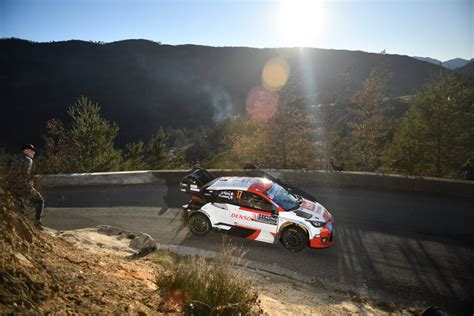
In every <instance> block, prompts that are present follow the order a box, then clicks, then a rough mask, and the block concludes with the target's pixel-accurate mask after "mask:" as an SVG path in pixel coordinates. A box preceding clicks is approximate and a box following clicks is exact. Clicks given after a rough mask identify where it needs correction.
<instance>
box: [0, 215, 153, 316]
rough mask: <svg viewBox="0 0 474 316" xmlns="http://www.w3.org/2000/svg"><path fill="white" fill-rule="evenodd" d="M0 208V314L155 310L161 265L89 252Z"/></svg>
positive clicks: (141, 311) (135, 312)
mask: <svg viewBox="0 0 474 316" xmlns="http://www.w3.org/2000/svg"><path fill="white" fill-rule="evenodd" d="M1 212H2V214H1V215H2V221H1V224H0V225H1V230H0V231H1V233H2V235H3V236H2V241H3V243H2V261H1V270H2V271H1V277H0V278H1V280H0V281H1V284H2V286H1V288H0V298H1V300H0V314H11V313H21V314H23V313H27V314H33V313H40V314H45V313H59V314H67V313H70V312H72V313H79V314H91V313H93V314H103V313H110V312H114V313H119V314H158V312H157V310H158V306H159V304H160V302H161V298H160V296H159V293H158V292H157V291H156V285H155V282H154V281H155V273H159V267H156V266H151V265H149V264H147V263H146V262H145V261H142V260H133V261H131V260H126V259H124V258H120V257H118V256H117V255H116V254H111V253H106V252H104V253H101V254H98V253H97V252H91V251H88V250H86V249H85V248H84V247H77V246H75V245H73V244H72V243H71V242H70V241H67V240H64V239H63V238H57V237H55V236H52V235H51V232H48V231H47V230H45V231H39V230H38V229H36V228H35V227H33V226H32V225H30V223H29V222H28V221H25V220H23V219H22V217H21V216H20V215H18V214H16V213H11V212H5V211H1ZM66 237H67V236H66ZM104 237H105V236H104ZM86 246H87V245H86ZM96 247H97V244H96ZM98 248H99V247H98Z"/></svg>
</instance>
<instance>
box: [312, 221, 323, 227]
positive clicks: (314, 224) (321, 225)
mask: <svg viewBox="0 0 474 316" xmlns="http://www.w3.org/2000/svg"><path fill="white" fill-rule="evenodd" d="M308 222H310V223H311V225H313V226H314V227H316V228H320V227H323V226H324V224H326V222H320V221H308Z"/></svg>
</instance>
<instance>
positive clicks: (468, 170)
mask: <svg viewBox="0 0 474 316" xmlns="http://www.w3.org/2000/svg"><path fill="white" fill-rule="evenodd" d="M461 172H462V173H463V176H464V180H470V181H472V180H474V165H473V161H472V157H471V158H469V159H468V160H467V161H466V163H465V164H464V165H463V166H462V167H461Z"/></svg>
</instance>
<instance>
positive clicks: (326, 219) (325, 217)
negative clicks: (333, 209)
mask: <svg viewBox="0 0 474 316" xmlns="http://www.w3.org/2000/svg"><path fill="white" fill-rule="evenodd" d="M323 218H324V220H325V221H326V222H327V221H328V220H329V214H328V211H326V210H324V212H323Z"/></svg>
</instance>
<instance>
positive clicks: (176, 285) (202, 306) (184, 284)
mask: <svg viewBox="0 0 474 316" xmlns="http://www.w3.org/2000/svg"><path fill="white" fill-rule="evenodd" d="M242 256H243V255H242V253H241V252H239V251H238V250H237V249H236V248H235V247H233V246H232V245H230V244H228V243H226V242H225V241H224V242H223V245H222V247H221V251H220V253H219V255H218V256H217V257H216V258H215V259H214V260H213V261H206V260H205V259H204V258H202V257H197V256H193V257H184V258H181V259H178V260H177V261H176V263H175V264H174V265H173V266H171V267H170V268H169V269H168V270H167V271H166V272H164V273H162V274H161V275H160V276H159V277H158V279H157V283H158V286H159V287H160V289H161V291H162V293H163V296H164V298H165V300H164V302H165V304H166V302H167V301H173V302H174V303H175V304H177V305H179V304H182V306H183V307H184V310H185V311H188V312H191V311H192V313H193V315H242V314H249V313H251V311H252V309H253V308H254V307H257V306H258V303H257V293H256V292H255V291H254V290H253V288H252V285H253V281H252V280H251V279H250V278H248V277H247V276H246V275H245V270H244V267H242V266H241V265H239V262H240V261H241V258H242ZM166 298H167V299H166ZM166 309H167V308H164V311H166Z"/></svg>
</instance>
